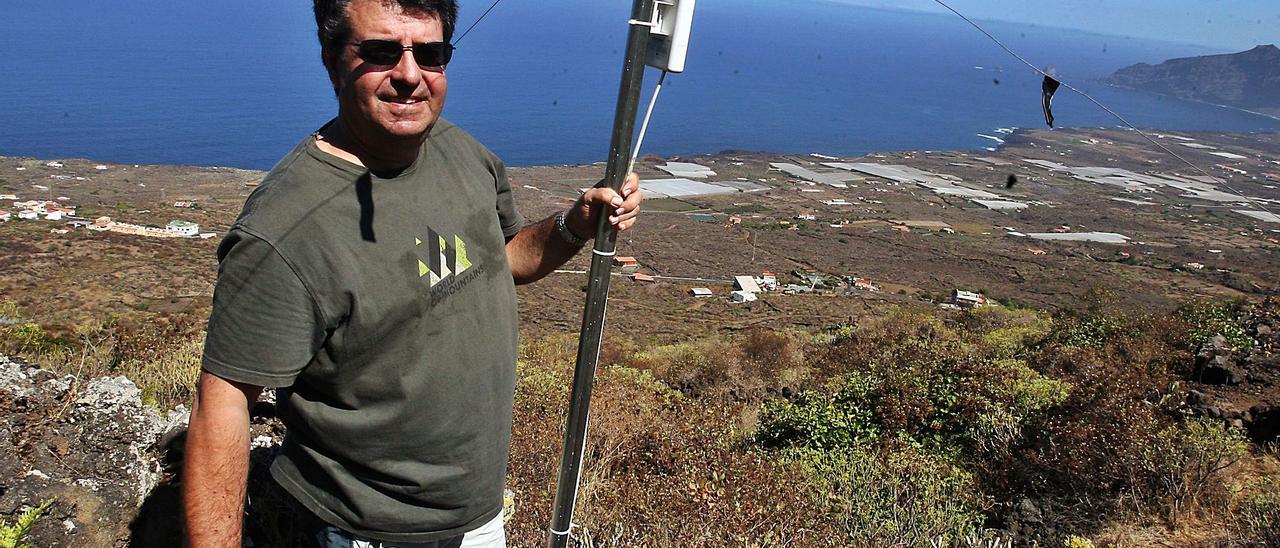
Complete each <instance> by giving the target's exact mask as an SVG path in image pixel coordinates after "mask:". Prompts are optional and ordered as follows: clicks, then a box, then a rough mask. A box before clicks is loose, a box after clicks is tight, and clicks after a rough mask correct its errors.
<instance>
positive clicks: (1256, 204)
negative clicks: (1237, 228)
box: [933, 0, 1275, 216]
mask: <svg viewBox="0 0 1280 548" xmlns="http://www.w3.org/2000/svg"><path fill="white" fill-rule="evenodd" d="M933 1H934V2H937V3H938V5H940V6H942V7H944V8H947V10H948V11H950V12H951V13H954V14H956V15H957V16H958V17H960V18H961V19H964V20H965V22H966V23H969V24H970V25H972V26H973V28H975V29H978V32H981V33H982V34H985V35H986V36H987V38H990V39H991V41H992V42H995V43H996V45H997V46H1000V47H1001V48H1002V49H1004V50H1005V51H1006V52H1008V53H1009V55H1012V56H1013V57H1014V58H1015V59H1017V60H1019V61H1022V64H1024V65H1026V66H1028V67H1030V68H1031V70H1034V71H1036V72H1037V73H1039V74H1040V75H1042V76H1045V77H1046V78H1053V79H1054V80H1057V81H1058V82H1059V83H1061V84H1062V87H1065V88H1067V89H1069V90H1071V91H1073V92H1075V93H1076V94H1077V95H1079V96H1081V97H1084V98H1085V99H1088V100H1089V101H1090V102H1092V103H1093V104H1095V105H1097V106H1098V108H1101V109H1102V110H1105V111H1107V113H1108V114H1110V115H1112V116H1114V117H1115V118H1116V119H1117V120H1120V123H1122V124H1124V125H1125V127H1127V128H1129V129H1132V130H1133V131H1136V132H1138V135H1141V136H1143V137H1144V138H1146V140H1148V141H1150V142H1151V144H1153V145H1155V146H1156V147H1158V148H1159V149H1160V150H1163V151H1165V152H1166V153H1168V154H1169V155H1170V156H1173V157H1174V158H1177V159H1179V160H1181V161H1182V163H1184V164H1187V166H1189V167H1190V168H1191V169H1194V170H1196V171H1198V172H1200V173H1201V174H1202V175H1204V176H1205V177H1208V178H1210V179H1212V180H1217V181H1220V182H1221V183H1222V186H1223V187H1225V188H1226V189H1227V190H1229V191H1231V193H1232V194H1235V195H1236V196H1238V197H1240V198H1243V199H1244V201H1246V202H1248V203H1250V204H1253V206H1254V207H1256V208H1258V209H1261V210H1263V211H1265V212H1267V213H1268V214H1271V215H1273V216H1274V215H1275V214H1274V213H1272V212H1271V210H1270V209H1267V207H1266V206H1264V205H1262V203H1260V202H1258V201H1257V200H1255V199H1253V198H1251V197H1249V196H1246V195H1245V194H1244V193H1242V192H1238V191H1236V189H1234V188H1232V187H1231V185H1230V184H1229V183H1227V181H1226V180H1225V179H1219V178H1218V177H1214V176H1213V175H1211V174H1209V172H1207V171H1205V170H1204V169H1201V168H1200V166H1198V165H1196V164H1194V163H1191V162H1190V161H1188V160H1187V159H1186V158H1183V157H1182V156H1180V155H1178V153H1176V152H1174V151H1172V150H1170V149H1169V147H1166V146H1164V144H1162V143H1160V142H1159V141H1156V140H1155V139H1153V138H1152V137H1151V136H1150V135H1147V133H1146V132H1144V131H1142V130H1141V129H1138V127H1137V126H1135V125H1133V124H1131V123H1129V121H1128V120H1126V119H1125V118H1124V116H1121V115H1120V114H1119V113H1117V112H1116V111H1114V110H1111V108H1109V107H1107V105H1104V104H1102V103H1101V102H1100V101H1098V100H1097V99H1094V98H1093V96H1092V95H1089V94H1088V93H1085V92H1084V91H1081V90H1080V89H1077V88H1076V87H1075V86H1072V85H1071V84H1070V83H1067V82H1065V81H1063V80H1062V79H1061V78H1059V77H1057V76H1054V75H1051V74H1049V73H1047V72H1045V71H1044V70H1042V69H1041V68H1040V67H1037V66H1035V65H1034V64H1032V63H1031V62H1030V61H1027V60H1026V59H1025V58H1023V57H1022V56H1021V55H1019V54H1018V52H1016V51H1013V50H1012V49H1010V48H1009V46H1006V45H1004V42H1001V41H1000V39H999V38H996V37H995V36H992V35H991V33H989V32H987V30H986V29H984V28H982V27H981V26H980V25H978V24H977V23H975V22H973V20H972V19H969V18H968V17H966V16H965V15H964V14H963V13H960V12H959V11H956V9H955V8H953V7H951V6H950V5H947V3H946V2H943V1H942V0H933Z"/></svg>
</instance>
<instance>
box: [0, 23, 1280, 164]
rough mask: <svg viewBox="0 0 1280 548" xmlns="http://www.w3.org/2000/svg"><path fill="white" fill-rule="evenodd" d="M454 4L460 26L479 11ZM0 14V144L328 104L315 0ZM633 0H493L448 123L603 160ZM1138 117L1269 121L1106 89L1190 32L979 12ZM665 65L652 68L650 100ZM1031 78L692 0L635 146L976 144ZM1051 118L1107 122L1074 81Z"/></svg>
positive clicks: (498, 145)
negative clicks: (680, 59)
mask: <svg viewBox="0 0 1280 548" xmlns="http://www.w3.org/2000/svg"><path fill="white" fill-rule="evenodd" d="M488 5H489V2H488V1H487V0H482V1H477V0H462V13H461V15H460V17H459V27H460V30H461V29H463V28H465V27H466V26H468V25H470V23H471V22H472V21H474V20H475V19H476V18H477V17H478V16H479V15H480V13H481V12H483V11H484V9H485V8H487V7H488ZM5 11H6V17H5V18H4V19H3V20H0V51H3V52H4V55H2V56H0V74H4V75H5V78H4V80H5V83H4V85H2V86H0V105H3V107H2V108H0V155H23V156H35V157H40V158H69V157H86V158H93V159H97V160H103V161H116V162H126V163H174V164H193V165H218V166H236V167H245V168H258V169H266V168H269V167H271V165H272V164H273V163H274V162H275V161H276V160H277V159H278V158H279V157H280V156H281V155H283V154H284V153H285V152H287V151H288V150H289V149H290V148H291V147H292V146H293V145H294V144H295V143H296V142H297V141H298V140H299V139H300V138H301V137H302V136H304V135H305V134H307V133H308V132H310V131H312V130H314V129H316V128H317V127H319V126H320V125H322V124H323V123H324V122H325V121H326V120H328V119H329V118H330V117H332V116H333V114H334V112H335V106H336V105H335V101H334V99H333V95H332V91H331V90H330V88H329V84H328V81H327V79H326V77H325V74H324V70H323V68H322V66H321V64H320V56H319V47H318V46H317V45H316V40H315V31H314V21H313V19H312V16H311V3H310V2H304V1H300V0H270V1H263V0H223V1H219V2H205V1H194V0H131V1H130V2H85V1H83V0H46V1H44V2H14V3H10V5H7V6H6V9H5ZM629 13H630V2H628V1H626V0H612V1H608V2H604V1H600V0H543V1H529V0H504V1H503V2H502V3H500V4H499V5H498V6H497V8H496V9H495V10H494V11H493V13H492V14H491V15H490V16H489V17H488V18H486V19H485V20H484V21H483V22H482V23H481V24H480V25H479V26H478V27H476V29H475V30H474V31H473V32H472V33H471V34H470V35H469V36H467V37H466V38H465V39H463V40H462V42H461V43H459V44H458V51H457V53H456V55H455V57H454V61H453V63H452V64H451V65H450V66H449V72H448V74H449V95H448V103H447V106H446V108H445V117H446V118H448V119H450V120H452V121H453V122H455V123H457V124H458V125H460V126H463V127H464V128H466V129H468V130H469V131H471V132H472V133H473V134H475V135H476V136H477V137H478V138H479V139H480V140H481V141H482V142H484V143H485V144H487V145H488V146H489V147H490V148H492V149H493V150H494V151H495V152H497V153H498V155H499V156H501V157H502V158H504V159H505V160H506V161H507V163H508V164H509V165H516V166H522V165H544V164H569V163H583V162H594V161H599V160H603V159H604V158H605V156H606V154H607V152H608V147H609V135H610V126H611V124H612V122H613V108H614V104H615V101H616V93H617V86H618V79H619V75H620V67H621V58H622V49H623V47H624V39H625V33H626V20H627V18H628V15H629ZM985 26H986V27H987V28H988V30H989V31H991V32H992V33H993V34H995V35H996V36H998V37H1000V38H1001V39H1002V40H1005V41H1006V43H1007V44H1009V45H1010V46H1011V47H1013V48H1014V49H1016V50H1018V51H1019V52H1021V53H1022V54H1023V55H1024V56H1026V57H1027V58H1028V59H1030V60H1031V61H1032V62H1034V63H1038V64H1040V65H1042V66H1050V65H1051V66H1053V68H1055V69H1056V70H1057V71H1058V73H1059V75H1061V77H1062V78H1063V79H1064V80H1065V81H1067V82H1070V83H1073V84H1075V85H1077V86H1081V87H1083V88H1084V89H1086V90H1088V91H1089V92H1091V93H1093V94H1094V95H1095V96H1096V97H1097V98H1098V99H1099V100H1101V101H1102V102H1104V103H1106V104H1108V105H1109V106H1111V107H1112V108H1113V109H1115V110H1117V111H1119V112H1120V113H1122V114H1124V115H1125V116H1126V117H1128V118H1129V120H1130V121H1131V122H1133V123H1135V124H1137V125H1139V126H1143V127H1150V128H1160V129H1170V130H1210V129H1211V130H1224V131H1276V130H1280V122H1278V121H1276V120H1273V119H1269V118H1264V117H1260V116H1256V115H1251V114H1248V113H1243V112H1238V111H1234V110H1230V109H1224V108H1219V107H1214V106H1209V105H1203V104H1196V103H1190V102H1184V101H1179V100H1174V99H1169V98H1163V97H1158V96H1152V95H1146V94H1141V93H1135V92H1129V91H1124V90H1118V89H1113V88H1108V87H1106V86H1103V85H1101V84H1098V83H1097V82H1096V79H1097V78H1100V77H1102V76H1105V75H1107V74H1109V73H1111V72H1112V71H1114V70H1115V69H1117V68H1120V67H1123V66H1126V65H1129V64H1133V63H1137V62H1149V63H1158V62H1160V61H1163V60H1165V59H1168V58H1173V57H1185V56H1193V55H1204V54H1210V53H1221V52H1219V51H1214V50H1211V49H1208V48H1205V47H1202V46H1194V45H1185V44H1176V43H1166V42H1154V41H1149V40H1137V39H1129V38H1123V37H1116V36H1103V35H1097V34H1090V33H1085V32H1080V31H1071V30H1061V29H1054V28H1045V27H1036V26H1027V25H1015V24H1008V23H998V22H989V23H985ZM656 81H657V74H656V73H655V72H653V71H650V73H649V75H648V76H647V78H646V97H645V101H646V102H647V94H648V93H649V92H651V90H652V85H653V84H654V83H656ZM1039 93H1040V80H1039V77H1038V76H1037V75H1035V74H1034V73H1032V72H1031V71H1030V70H1029V69H1027V68H1026V67H1025V66H1022V65H1020V64H1018V63H1017V61H1016V60H1014V59H1013V58H1011V57H1009V56H1008V54H1006V53H1005V52H1003V51H1002V50H1000V49H999V48H997V47H996V46H995V45H993V44H992V43H991V42H989V41H988V40H987V39H986V38H985V37H983V36H982V35H981V34H979V33H978V32H977V31H975V30H974V29H972V28H971V27H969V26H968V25H967V24H966V23H964V22H963V21H961V20H960V19H958V18H955V17H948V16H942V15H926V14H918V13H907V12H896V11H885V10H877V9H869V8H855V7H848V6H842V5H838V4H835V3H829V2H823V1H817V0H788V1H786V2H781V1H763V0H722V1H718V2H717V1H713V0H704V1H703V2H700V3H699V6H698V13H697V16H696V18H695V23H694V32H693V39H692V45H691V49H690V58H689V62H688V69H687V71H686V72H685V73H684V74H678V75H672V76H670V77H668V78H667V85H666V86H665V87H664V89H663V92H662V96H661V99H660V100H659V102H658V108H657V110H656V112H655V114H654V117H653V122H652V125H651V127H650V130H649V135H648V137H647V138H646V141H645V147H644V151H645V152H648V153H655V154H660V155H665V156H671V155H683V154H696V153H708V152H717V151H721V150H726V149H738V150H762V151H775V152H804V153H808V152H820V153H825V154H831V155H852V154H860V153H866V152H870V151H887V150H905V149H934V150H938V149H980V148H984V147H987V146H991V145H992V144H993V143H992V142H991V141H989V140H987V139H985V138H983V137H979V136H978V135H977V134H979V133H988V134H990V133H991V131H992V130H993V129H994V128H997V127H1014V126H1016V127H1040V126H1043V123H1044V122H1043V119H1042V115H1041V113H1040V103H1039ZM1055 114H1056V116H1057V119H1058V124H1059V125H1060V126H1095V127H1096V126H1113V125H1115V124H1116V122H1115V120H1114V119H1112V118H1110V117H1109V116H1108V115H1107V114H1106V113H1104V112H1102V111H1101V110H1099V109H1098V108H1097V107H1095V106H1093V105H1092V104H1090V103H1088V102H1087V101H1085V100H1084V99H1082V98H1080V97H1077V96H1075V95H1073V94H1071V93H1070V92H1068V91H1067V90H1066V89H1063V90H1062V91H1060V92H1059V93H1058V99H1057V101H1056V103H1055Z"/></svg>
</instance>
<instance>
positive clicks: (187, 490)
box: [182, 374, 256, 548]
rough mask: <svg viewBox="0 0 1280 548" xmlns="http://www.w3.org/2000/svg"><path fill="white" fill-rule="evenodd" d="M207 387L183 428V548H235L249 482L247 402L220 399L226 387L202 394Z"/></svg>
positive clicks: (230, 395) (232, 396) (205, 384)
mask: <svg viewBox="0 0 1280 548" xmlns="http://www.w3.org/2000/svg"><path fill="white" fill-rule="evenodd" d="M206 375H207V374H206ZM202 381H203V379H202ZM222 382H225V381H222ZM208 384H209V383H208V382H202V383H201V395H200V396H197V398H196V402H195V405H194V406H193V407H192V410H191V421H190V424H189V426H188V428H187V446H186V456H185V462H184V464H183V473H182V476H183V477H182V503H183V515H184V516H185V518H186V540H187V546H189V547H191V548H204V547H218V548H222V547H237V548H238V547H239V546H240V545H241V542H242V541H241V531H242V528H243V524H244V498H245V487H246V482H247V480H248V476H249V407H248V400H247V399H246V398H245V397H244V396H243V395H241V396H239V398H238V399H239V402H244V403H243V404H242V405H237V403H239V402H237V401H236V395H233V394H228V393H225V388H226V387H224V390H221V391H219V390H217V389H214V390H206V389H207V388H208ZM228 387H230V385H228ZM230 389H231V390H236V389H235V388H233V387H232V388H230ZM207 392H215V393H214V394H209V393H207ZM219 392H221V393H219ZM227 397H230V398H231V399H232V402H230V405H228V402H227V401H226V398H227ZM255 399H256V398H255Z"/></svg>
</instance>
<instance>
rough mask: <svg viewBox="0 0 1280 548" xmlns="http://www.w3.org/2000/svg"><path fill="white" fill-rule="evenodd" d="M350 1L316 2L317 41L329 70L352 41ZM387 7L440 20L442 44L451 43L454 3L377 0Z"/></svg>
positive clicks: (455, 18)
mask: <svg viewBox="0 0 1280 548" xmlns="http://www.w3.org/2000/svg"><path fill="white" fill-rule="evenodd" d="M351 1H352V0H315V2H314V9H315V12H316V34H317V35H318V36H319V38H320V56H321V58H322V59H324V62H325V65H326V66H328V64H329V61H330V60H331V59H334V58H336V55H337V53H338V51H339V49H340V48H342V47H343V46H344V45H346V43H347V41H348V40H350V39H351V23H350V21H349V20H348V19H347V7H348V6H350V5H351ZM380 1H381V2H382V3H383V4H386V5H392V4H395V5H399V6H400V9H402V10H404V11H408V12H423V13H429V14H431V15H434V16H436V17H437V18H439V19H440V26H441V27H443V29H444V41H445V42H452V41H453V28H454V25H455V24H456V23H457V21H458V2H457V0H380Z"/></svg>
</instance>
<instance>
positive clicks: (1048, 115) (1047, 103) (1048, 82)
mask: <svg viewBox="0 0 1280 548" xmlns="http://www.w3.org/2000/svg"><path fill="white" fill-rule="evenodd" d="M1061 85H1062V83H1061V82H1058V81H1057V80H1054V79H1053V78H1052V77H1050V76H1045V77H1044V83H1042V84H1040V106H1041V107H1043V108H1044V122H1045V123H1046V124H1049V127H1053V94H1054V93H1055V92H1057V91H1058V86H1061Z"/></svg>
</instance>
